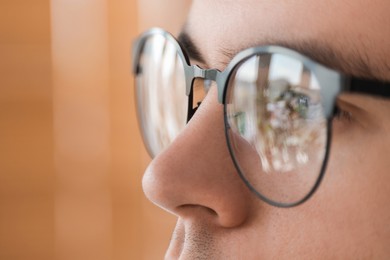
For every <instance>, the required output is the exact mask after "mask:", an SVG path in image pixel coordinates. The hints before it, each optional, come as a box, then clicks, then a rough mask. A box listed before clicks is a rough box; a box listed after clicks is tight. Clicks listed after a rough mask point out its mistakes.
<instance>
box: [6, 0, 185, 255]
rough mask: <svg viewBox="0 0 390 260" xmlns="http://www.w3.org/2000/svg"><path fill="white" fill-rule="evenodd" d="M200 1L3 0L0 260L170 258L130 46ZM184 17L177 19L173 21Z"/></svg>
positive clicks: (174, 24)
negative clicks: (150, 191)
mask: <svg viewBox="0 0 390 260" xmlns="http://www.w3.org/2000/svg"><path fill="white" fill-rule="evenodd" d="M188 6H189V1H179V0H166V1H156V0H147V1H145V0H143V1H138V3H137V2H136V1H135V0H51V1H50V0H1V1H0V259H7V260H8V259H10V260H11V259H72V260H73V259H80V260H81V259H97V260H99V259H162V257H163V254H164V251H165V249H166V247H167V246H168V242H169V237H170V232H171V230H172V228H173V226H174V223H175V219H174V218H173V217H172V216H169V215H168V214H167V213H164V212H163V211H162V210H160V209H158V208H157V207H155V206H154V205H151V203H150V202H148V201H147V200H146V199H145V198H144V196H143V193H142V189H141V178H142V173H143V171H144V169H145V168H146V166H147V164H148V162H149V160H150V159H149V157H148V155H147V154H146V152H145V150H144V148H143V145H142V142H141V139H140V135H139V131H138V126H137V123H136V115H135V110H134V108H135V107H134V97H133V85H132V84H133V81H132V77H131V74H130V45H131V42H132V41H133V39H134V37H135V36H136V35H137V34H138V33H139V32H140V31H141V30H144V29H146V28H148V27H151V26H161V27H164V28H166V29H169V30H170V31H172V32H174V33H176V32H178V30H179V29H180V26H181V23H182V21H183V19H184V17H185V15H186V10H187V9H188ZM172 14H175V15H172Z"/></svg>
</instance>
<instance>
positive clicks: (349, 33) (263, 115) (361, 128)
mask: <svg viewBox="0 0 390 260" xmlns="http://www.w3.org/2000/svg"><path fill="white" fill-rule="evenodd" d="M389 12H390V2H389V1H388V0H374V1H372V0H371V1H368V0H359V1H356V0H355V1H353V0H337V1H335V0H331V1H309V0H302V1H287V0H280V1H258V0H257V1H255V0H238V1H237V0H236V1H226V0H224V1H221V0H217V1H205V0H195V1H194V2H193V5H192V7H191V11H190V13H189V17H188V20H187V22H186V24H185V26H184V29H183V32H182V33H181V35H180V36H179V37H178V38H179V41H180V46H181V48H182V50H183V52H185V53H188V55H189V59H190V64H192V65H193V64H196V65H198V66H199V67H201V68H203V69H218V71H216V70H208V71H207V70H201V69H198V68H197V67H195V66H191V65H189V67H188V68H186V66H184V70H186V73H187V74H186V80H187V79H188V78H189V77H190V80H192V79H194V84H193V85H191V83H192V82H190V83H188V82H187V83H185V82H184V81H185V80H184V79H183V78H184V74H185V73H184V70H183V68H182V67H180V68H175V69H172V68H173V66H171V65H167V64H168V63H169V62H168V61H171V63H172V64H176V65H175V66H180V65H177V64H180V62H178V60H180V59H184V60H185V57H186V55H187V54H185V55H184V56H181V55H182V54H181V53H180V50H177V49H179V47H178V46H179V45H177V46H176V45H175V43H174V42H175V40H174V39H173V38H171V37H170V36H167V35H165V33H162V32H159V31H154V32H153V33H151V34H150V35H161V37H160V36H156V37H155V38H153V39H154V40H153V41H155V42H158V41H160V38H161V39H162V40H163V41H164V42H165V44H166V45H165V49H164V50H163V51H161V53H165V54H166V53H167V52H169V51H168V50H169V49H172V50H173V52H175V51H176V52H177V53H179V54H174V56H175V57H174V59H169V58H166V57H165V56H163V55H162V56H161V55H160V56H161V57H160V60H158V59H157V60H156V59H154V60H153V62H150V61H148V57H149V56H153V55H154V54H153V53H155V52H158V51H157V49H158V48H157V47H155V46H157V45H158V44H157V43H156V45H154V44H155V43H151V42H152V41H146V40H145V39H147V37H146V36H145V37H144V42H143V43H144V45H143V47H142V48H143V49H142V51H140V49H138V52H136V55H135V56H136V58H135V59H136V60H137V59H138V58H139V60H137V61H136V62H138V63H139V64H137V65H136V67H137V68H136V69H135V72H136V73H137V75H138V77H137V84H138V86H141V87H139V90H138V93H140V94H138V97H139V99H141V101H140V100H139V101H138V102H139V103H138V106H139V110H140V111H139V113H140V115H141V116H140V117H141V124H142V126H143V129H144V137H145V136H146V137H145V139H148V138H151V139H153V138H154V139H153V140H152V141H150V140H149V144H148V146H149V150H150V152H151V154H152V155H153V156H155V158H154V160H153V162H152V163H151V165H150V166H149V167H148V169H147V171H146V173H145V175H144V179H143V188H144V191H145V194H146V196H147V197H148V198H149V199H150V200H151V201H152V202H154V203H155V204H157V205H158V206H160V207H162V208H164V209H165V210H167V211H169V212H171V213H172V214H175V215H176V216H177V217H178V222H177V226H176V228H175V231H174V233H173V237H172V241H171V244H170V246H169V249H168V252H167V254H166V258H167V259H177V258H180V259H389V258H390V225H389V221H390V206H389V203H388V200H389V198H390V186H389V183H390V160H389V159H390V156H389V155H390V134H389V131H390V116H389V115H390V99H389V98H388V96H389V95H388V93H389V91H388V87H389V86H388V85H386V84H382V83H380V82H379V81H387V82H388V81H390V48H389V46H390V15H389ZM153 37H154V36H153ZM159 37H160V38H159ZM145 42H147V43H145ZM149 42H150V43H149ZM167 42H168V43H167ZM149 45H150V46H152V47H150V46H149ZM153 46H154V47H153ZM259 46H260V47H259ZM261 46H263V47H261ZM264 46H272V47H264ZM275 46H276V47H275ZM251 47H258V48H254V49H249V51H248V48H251ZM243 50H246V51H244V52H243V53H241V54H238V53H240V52H241V51H243ZM140 53H142V54H140ZM237 54H238V58H237V56H236V58H234V59H233V61H231V59H232V58H233V57H234V56H235V55H237ZM148 55H149V56H148ZM164 57H165V58H164ZM183 57H184V58H183ZM278 57H280V59H279V58H278ZM164 59H165V62H163V61H164ZM278 60H279V61H278ZM175 62H176V63H175ZM289 62H290V63H289ZM294 62H295V63H296V64H297V66H293V65H286V64H292V63H294ZM160 63H161V64H160ZM145 64H146V65H148V66H145ZM156 64H159V65H156ZM278 64H279V65H278ZM313 64H314V65H313ZM318 64H320V65H318ZM322 66H324V68H323V67H322ZM148 67H149V69H150V71H154V73H157V74H158V73H160V71H162V72H161V73H162V74H163V75H166V74H169V73H172V70H173V71H174V72H173V74H174V75H176V76H175V77H176V78H175V79H174V80H168V81H167V82H168V83H166V84H165V83H161V84H162V85H161V84H160V81H163V79H164V76H161V75H160V76H158V77H157V76H156V77H155V78H153V77H152V76H150V78H147V77H148V76H145V75H146V74H147V72H146V71H145V70H146V69H147V68H148ZM275 67H276V69H275ZM297 67H299V68H300V69H299V71H300V72H299V73H298V74H299V80H295V79H293V76H291V75H292V74H293V73H295V72H294V71H295V68H297ZM318 67H321V68H319V69H317V68H318ZM327 67H329V68H331V72H329V71H328V70H327V69H326V68H327ZM164 68H165V69H164ZM166 68H171V70H168V69H166ZM189 68H191V69H189ZM251 68H252V69H251ZM253 68H255V69H254V70H253ZM283 68H288V69H287V70H286V72H282V71H283ZM319 70H320V71H321V73H320V72H318V71H319ZM150 71H149V72H150ZM188 71H190V72H188ZM219 71H227V72H226V73H224V72H222V73H220V72H219ZM272 71H275V73H276V74H275V73H274V72H272ZM317 72H318V73H317ZM164 73H165V74H164ZM191 73H192V74H191ZM251 73H252V74H251ZM278 73H279V74H278ZM283 73H285V74H283ZM326 73H328V74H327V75H328V76H326V77H322V76H321V75H323V74H326ZM157 74H156V75H157ZM173 74H172V75H173ZM298 74H297V75H298ZM188 75H190V76H188ZM275 75H276V76H275ZM278 75H282V76H278ZM332 75H333V76H334V77H335V78H337V79H338V80H336V81H334V82H335V83H331V84H330V83H329V82H330V80H331V78H332V77H333V76H332ZM340 75H343V76H342V79H344V76H345V77H346V78H348V79H349V80H350V82H355V81H356V82H358V83H359V84H360V83H361V82H363V83H361V84H360V85H363V87H359V86H355V87H354V85H353V83H350V84H351V86H352V87H350V89H349V90H348V88H344V87H341V88H343V89H344V91H339V92H337V95H336V96H335V101H334V102H335V103H334V104H333V103H332V101H329V102H328V101H324V100H328V98H325V97H324V96H326V95H330V94H329V91H330V89H332V88H333V87H334V86H335V85H337V84H341V86H344V85H343V84H344V81H340V80H339V79H340V78H339V76H340ZM260 76H264V77H265V78H266V80H264V77H263V78H262V77H260ZM290 76H291V78H290ZM321 77H322V78H321ZM156 78H157V79H156ZM203 78H204V79H206V80H205V82H203V83H204V84H205V85H206V86H210V89H209V91H208V93H207V95H206V97H205V98H204V99H203V100H194V103H193V104H191V101H189V102H190V104H189V106H190V107H191V108H194V110H196V113H194V115H193V116H192V112H189V113H188V119H189V118H191V120H190V121H189V122H188V124H187V125H186V127H185V128H184V129H181V128H182V126H177V127H176V128H177V129H179V130H180V131H179V130H177V129H176V130H175V129H174V130H172V131H170V130H167V132H166V133H161V132H160V128H164V127H167V128H169V127H172V126H175V124H180V123H177V122H176V121H175V120H171V119H170V117H169V113H170V114H174V113H179V114H180V112H178V110H179V109H177V108H175V107H174V108H172V109H171V110H169V109H170V108H169V106H171V104H176V103H177V102H179V101H178V100H179V99H180V97H177V95H182V93H184V90H182V89H185V88H186V84H187V86H188V85H190V86H193V88H196V86H198V85H199V84H198V82H202V79H203ZM251 78H255V79H254V80H252V81H251V80H250V79H251ZM305 78H306V79H305ZM365 79H369V80H365ZM187 81H188V80H187ZM178 82H183V84H181V85H180V84H177V83H178ZM340 82H342V83H340ZM244 83H245V84H246V85H245V84H244ZM157 84H160V85H159V87H160V86H161V88H157V87H156V88H155V89H153V90H150V91H152V92H153V91H157V93H158V94H156V93H154V94H153V93H146V94H145V92H142V91H146V90H143V89H142V87H145V86H148V85H153V86H155V85H157ZM175 84H176V85H180V86H181V87H177V86H176V85H175ZM197 84H198V85H197ZM359 84H357V85H359ZM387 84H388V83H387ZM168 85H175V87H173V88H171V89H169V88H167V87H168ZM244 85H245V86H247V87H242V86H244ZM325 85H326V86H325ZM253 86H255V87H253ZM224 89H227V90H226V93H223V92H222V91H223V90H224ZM353 89H355V90H356V91H354V90H353ZM259 90H261V91H259ZM158 91H160V92H158ZM180 91H183V92H180ZM194 91H195V90H194ZM251 91H252V92H251ZM253 91H254V92H253ZM167 92H170V93H171V92H172V93H176V94H172V96H170V98H173V100H171V99H166V97H165V96H163V95H166V94H164V93H167ZM325 92H326V93H325ZM177 93H180V94H177ZM189 93H190V92H188V91H187V94H189ZM248 93H249V94H248ZM251 93H252V94H251ZM253 93H254V94H253ZM193 95H194V96H195V95H196V93H195V94H194V93H193ZM219 95H220V97H219ZM146 96H155V97H154V101H153V102H152V101H150V100H149V101H145V100H147V98H145V97H146ZM253 96H255V98H253ZM221 97H222V98H221ZM245 98H249V99H245ZM190 99H191V100H192V99H193V97H192V96H191V95H190ZM160 100H163V101H161V102H163V103H161V106H160V107H159V110H158V116H156V115H154V114H153V113H152V112H150V111H149V110H150V108H148V106H147V105H146V104H145V103H148V102H151V103H155V102H157V103H158V102H160ZM186 100H188V99H186ZM242 100H245V101H242ZM248 100H249V101H248ZM319 100H322V101H319ZM329 100H332V98H329ZM197 101H201V102H202V104H201V106H199V107H197V104H196V103H197ZM260 101H261V102H260ZM264 104H265V105H264ZM187 105H188V104H187V103H185V104H184V105H183V106H182V107H183V108H184V109H183V110H184V111H185V113H187V110H186V106H187ZM251 106H254V107H255V108H254V110H253V111H249V109H250V107H251ZM163 107H164V109H165V107H168V108H166V109H167V111H168V112H167V113H168V114H164V113H165V112H161V109H162V108H163ZM191 108H190V109H189V110H190V111H191ZM232 110H234V111H233V112H231V111H232ZM169 111H170V112H169ZM242 111H244V112H242ZM147 113H149V115H148V116H149V117H150V118H151V121H153V120H157V119H156V118H159V121H158V123H156V125H154V128H153V126H152V125H151V123H148V122H145V121H147V118H146V119H145V118H143V116H144V115H143V114H147ZM251 113H252V114H255V116H253V115H252V116H251ZM224 114H225V122H224V116H223V115H224ZM319 114H321V115H320V116H319ZM186 115H187V114H186ZM242 115H243V116H242ZM175 116H177V117H180V115H178V114H175ZM153 118H154V119H153ZM248 118H249V119H248ZM259 118H260V119H259ZM169 120H171V121H170V122H171V123H169V124H167V125H164V122H166V121H169ZM256 120H258V121H256ZM254 121H256V122H255V123H253V122H254ZM242 122H244V123H242ZM327 122H328V123H329V125H328V126H327V125H326V124H327ZM150 131H155V132H156V131H157V132H158V134H154V133H150ZM175 131H177V133H175ZM225 131H226V137H225ZM176 134H177V136H176ZM153 135H154V137H153V138H152V137H150V136H153ZM157 135H158V136H157ZM156 136H157V137H156ZM308 136H309V137H310V138H308ZM173 139H174V140H173ZM146 142H148V141H146ZM159 142H160V143H159ZM153 145H156V147H154V146H153ZM232 159H233V160H232ZM259 165H260V166H259ZM270 176H271V177H270ZM275 176H276V177H275ZM312 176H315V177H312ZM272 178H275V179H272ZM321 179H322V182H321V185H319V183H320V181H321ZM287 187H288V188H287ZM316 189H317V191H316V192H315V193H314V190H316Z"/></svg>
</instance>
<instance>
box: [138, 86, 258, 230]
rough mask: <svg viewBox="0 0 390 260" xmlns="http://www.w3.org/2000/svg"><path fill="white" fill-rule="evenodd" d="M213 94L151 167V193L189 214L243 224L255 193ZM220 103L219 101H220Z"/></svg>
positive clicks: (147, 184)
mask: <svg viewBox="0 0 390 260" xmlns="http://www.w3.org/2000/svg"><path fill="white" fill-rule="evenodd" d="M214 92H215V93H211V95H210V93H209V95H208V96H207V97H206V99H205V100H204V102H203V103H202V106H201V107H200V108H199V109H198V111H197V113H196V114H195V116H194V117H193V119H192V120H191V121H190V123H189V124H188V126H187V127H186V129H185V130H184V131H183V132H182V133H181V134H180V135H179V136H178V137H177V138H176V139H175V141H174V142H173V143H172V144H171V145H170V146H169V147H168V148H167V149H166V150H165V151H164V152H162V153H161V154H160V155H158V156H157V157H156V158H155V159H154V160H153V162H152V163H151V164H150V165H149V167H148V168H147V170H146V172H145V175H144V178H143V189H144V192H145V195H146V196H147V197H148V199H150V200H151V201H152V202H153V203H155V204H156V205H158V206H159V207H161V208H163V209H165V210H167V211H169V212H171V213H173V214H175V215H177V216H180V217H183V218H198V217H200V216H203V217H206V216H207V219H209V220H210V221H213V222H214V223H216V224H218V225H220V226H223V227H233V226H237V225H241V224H242V223H243V222H244V221H245V220H246V218H247V216H248V214H249V210H250V208H251V207H250V205H249V204H250V201H251V198H252V195H251V193H250V191H249V190H248V189H247V188H246V186H245V184H244V183H243V182H242V181H241V179H240V177H239V176H238V174H237V172H236V170H235V168H234V165H233V162H232V160H231V158H230V155H229V152H228V149H227V145H226V142H225V136H224V126H223V125H224V124H223V114H222V107H221V106H220V105H219V104H218V103H217V101H216V91H214ZM214 102H215V103H214Z"/></svg>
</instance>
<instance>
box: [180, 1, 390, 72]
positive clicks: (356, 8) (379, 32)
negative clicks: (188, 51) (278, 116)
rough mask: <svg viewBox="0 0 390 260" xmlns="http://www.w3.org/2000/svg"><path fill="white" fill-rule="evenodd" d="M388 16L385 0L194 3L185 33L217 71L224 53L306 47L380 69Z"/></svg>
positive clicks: (389, 4)
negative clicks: (293, 45)
mask: <svg viewBox="0 0 390 260" xmlns="http://www.w3.org/2000/svg"><path fill="white" fill-rule="evenodd" d="M389 12H390V1H388V0H370V1H368V0H366V1H363V0H350V1H346V0H327V1H320V0H318V1H311V0H298V1H292V0H272V1H271V0H257V1H256V0H236V1H231V0H215V1H207V0H195V1H194V2H193V5H192V8H191V11H190V14H189V18H188V21H187V25H186V26H187V28H186V30H187V32H188V33H189V34H190V35H191V38H192V39H193V41H194V43H195V45H197V46H198V48H199V50H200V52H201V53H202V55H203V56H204V58H205V60H206V61H207V63H208V64H209V65H211V66H214V67H217V68H219V69H223V68H222V66H223V64H224V63H226V62H227V61H226V60H224V59H225V57H224V55H223V51H224V50H228V51H230V50H231V51H232V52H236V51H238V50H242V49H244V48H247V47H251V46H254V45H265V44H278V43H280V42H286V43H294V42H308V41H315V42H317V43H321V45H324V46H326V47H327V48H330V49H334V50H335V51H338V52H342V53H343V55H345V56H346V57H348V58H350V57H357V58H361V57H369V61H368V63H370V64H371V65H372V66H373V67H383V66H382V64H381V63H383V62H382V60H383V57H390V50H389V48H388V46H390V26H389V25H390V15H388V14H389ZM386 72H387V73H388V72H389V71H385V72H383V71H382V72H381V73H386Z"/></svg>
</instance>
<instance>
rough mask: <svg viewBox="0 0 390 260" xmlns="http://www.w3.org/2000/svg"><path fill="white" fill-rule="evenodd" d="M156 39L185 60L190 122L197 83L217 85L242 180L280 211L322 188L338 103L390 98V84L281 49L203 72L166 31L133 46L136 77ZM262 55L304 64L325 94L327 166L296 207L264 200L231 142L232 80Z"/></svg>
mask: <svg viewBox="0 0 390 260" xmlns="http://www.w3.org/2000/svg"><path fill="white" fill-rule="evenodd" d="M154 35H161V36H163V37H164V38H165V39H167V40H168V41H170V43H171V44H173V45H174V46H175V47H176V50H177V54H178V55H179V57H180V58H181V61H182V63H183V67H184V72H185V82H186V86H185V94H186V95H187V96H188V98H189V100H188V112H187V113H188V114H187V122H188V121H189V120H190V119H191V117H192V115H193V114H194V109H193V90H192V89H193V82H194V80H195V79H197V78H199V79H204V80H211V81H214V82H216V84H217V88H218V102H219V103H221V104H223V105H224V122H225V135H226V140H227V144H228V148H229V151H230V154H231V157H232V160H233V162H234V164H235V166H236V169H237V171H238V173H239V175H240V177H241V179H242V180H243V181H244V182H245V184H246V185H247V186H248V187H249V189H250V190H251V191H252V192H254V193H255V194H256V196H258V197H259V198H260V199H262V200H263V201H265V202H267V203H268V204H270V205H273V206H277V207H293V206H297V205H299V204H302V203H303V202H305V201H306V200H308V199H309V198H310V197H311V196H312V194H313V193H314V192H315V191H316V189H317V188H318V186H319V185H320V182H321V180H322V179H323V176H324V173H325V170H326V165H327V161H328V158H329V151H330V144H331V135H332V134H331V132H332V131H331V129H332V127H331V121H332V117H333V115H334V110H335V102H336V98H337V96H338V95H339V94H340V93H342V92H359V93H365V94H369V95H376V96H381V97H390V83H389V82H382V81H377V80H371V79H362V78H357V77H353V76H349V75H346V74H344V73H342V72H339V71H336V70H333V69H331V68H328V67H326V66H324V65H321V64H319V63H317V62H315V61H313V60H311V59H310V58H308V57H306V56H304V55H302V54H300V53H298V52H296V51H294V50H291V49H288V48H285V47H281V46H273V45H269V46H258V47H253V48H249V49H245V50H243V51H241V52H239V53H238V54H237V55H236V56H235V57H234V58H233V59H232V60H231V61H230V63H229V64H228V65H227V67H226V68H225V69H224V70H223V71H220V70H217V69H202V68H200V67H199V66H197V65H191V63H190V59H189V57H188V55H187V53H186V52H185V50H184V48H183V47H182V46H181V45H180V43H179V42H178V41H177V40H176V39H175V37H173V36H172V35H171V34H170V33H168V32H166V31H165V30H163V29H160V28H152V29H150V30H148V31H146V32H145V33H143V34H142V35H141V36H140V37H139V38H138V39H137V40H136V41H135V42H134V44H133V49H132V72H133V74H135V75H137V74H138V73H140V71H141V68H140V66H139V58H140V54H141V53H142V50H143V47H144V44H145V42H146V40H147V39H148V38H149V37H150V36H154ZM261 54H267V55H269V54H271V55H272V54H282V55H285V56H288V57H291V58H294V59H296V60H298V61H300V62H301V63H302V64H303V66H304V67H306V68H308V69H309V70H310V71H311V72H312V73H313V74H314V75H315V76H316V78H317V80H318V82H319V85H320V86H321V88H320V94H321V103H322V107H323V111H324V114H325V118H326V119H327V141H326V152H325V158H324V162H323V164H322V167H321V172H320V175H319V177H318V179H317V181H316V183H315V184H314V186H313V188H312V189H311V191H310V192H309V193H308V194H307V195H306V196H305V197H304V198H302V199H301V200H299V201H296V202H293V203H280V202H275V201H272V200H270V199H268V198H267V197H265V196H263V195H262V194H261V193H259V192H258V191H256V190H255V189H254V188H253V186H252V185H251V184H250V183H249V182H248V181H247V180H246V178H245V177H244V176H243V174H242V171H241V169H240V167H239V165H238V163H237V161H236V159H235V156H234V153H233V150H232V147H231V144H230V141H229V138H228V130H229V125H228V120H227V116H226V115H227V113H226V103H225V102H226V93H227V86H228V85H229V84H228V83H229V80H230V78H231V75H232V73H233V72H234V70H235V69H236V67H237V66H238V65H239V64H241V63H242V62H243V61H245V60H246V59H248V58H249V57H252V56H254V55H261ZM138 110H140V107H138Z"/></svg>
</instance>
